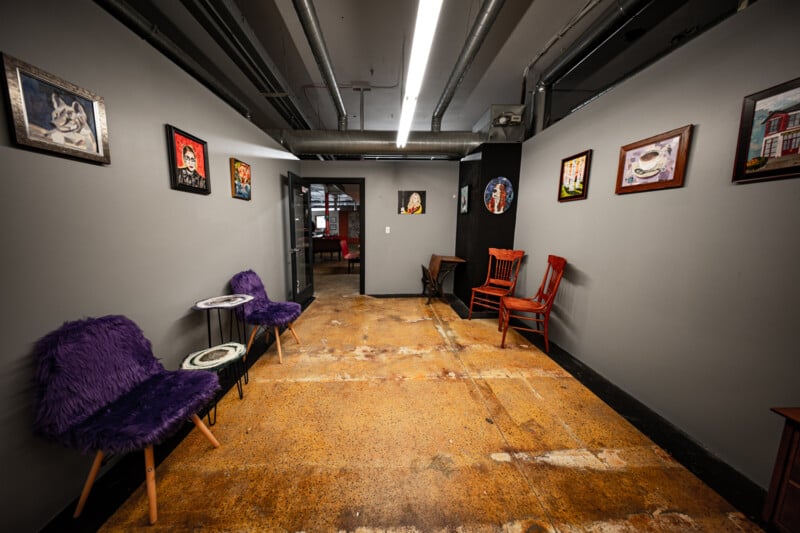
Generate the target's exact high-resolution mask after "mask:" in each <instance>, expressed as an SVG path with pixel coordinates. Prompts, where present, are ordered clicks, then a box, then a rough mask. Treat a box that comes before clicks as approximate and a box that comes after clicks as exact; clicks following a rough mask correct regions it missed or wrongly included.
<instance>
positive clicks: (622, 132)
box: [515, 0, 800, 487]
mask: <svg viewBox="0 0 800 533" xmlns="http://www.w3.org/2000/svg"><path fill="white" fill-rule="evenodd" d="M798 19H800V3H798V2H796V1H792V0H761V1H759V2H758V3H756V4H755V5H753V6H752V7H750V8H748V9H747V10H745V11H744V12H741V13H739V14H737V15H735V16H734V17H732V18H731V19H729V20H728V21H726V22H724V23H722V24H721V25H719V26H717V27H715V28H713V29H712V30H711V31H709V32H707V33H706V34H704V35H702V36H700V37H699V38H697V39H695V40H694V41H692V42H690V43H689V44H688V45H686V46H684V47H683V48H681V49H679V50H678V51H677V52H675V53H673V54H671V55H670V56H668V57H666V58H664V59H662V60H661V61H660V62H658V63H656V64H655V65H653V66H651V67H650V68H648V69H646V70H645V71H643V72H641V73H640V74H639V75H637V76H636V77H634V78H632V79H630V80H628V81H627V82H625V83H624V84H622V85H621V86H619V87H617V88H615V89H614V90H613V91H611V92H609V93H607V94H605V95H604V96H602V97H601V98H599V99H598V100H596V101H594V102H593V103H592V104H590V105H588V106H587V107H585V108H584V109H582V110H580V111H578V112H577V113H575V114H573V115H572V116H570V117H568V118H566V119H564V120H563V121H561V122H559V123H557V124H556V125H554V126H553V127H551V128H549V129H547V130H545V131H544V132H543V133H542V134H540V135H538V136H536V137H534V138H532V139H530V140H529V141H528V142H526V143H525V145H524V147H523V156H522V171H521V183H520V191H519V202H520V210H519V212H518V215H517V217H518V218H517V230H516V240H515V245H516V246H517V247H518V248H523V249H525V250H527V251H528V253H529V255H530V257H529V259H528V262H527V266H526V269H525V272H524V279H523V282H522V286H521V289H522V291H523V292H524V293H533V292H534V291H535V290H536V287H538V284H539V282H540V278H541V275H542V273H543V271H544V266H545V262H546V258H547V254H549V253H554V254H558V255H563V256H564V257H566V258H567V259H568V261H569V264H570V266H569V270H568V272H567V274H566V276H565V280H564V282H563V284H562V286H561V289H560V292H559V295H558V297H557V300H556V306H555V310H554V315H553V318H552V334H551V339H552V340H554V341H555V342H556V343H558V344H559V345H560V346H561V347H563V348H564V349H566V350H567V351H569V352H570V353H572V354H573V355H575V356H576V357H578V358H579V359H581V360H582V361H583V362H584V363H586V364H587V365H589V366H590V367H592V368H593V369H595V370H596V371H598V372H599V373H600V374H602V375H604V376H605V377H606V378H608V379H609V380H611V381H612V382H613V383H615V384H617V385H618V386H620V387H621V388H623V389H624V390H626V391H627V392H628V393H630V394H632V395H633V396H635V397H636V398H638V399H639V400H641V401H642V402H643V403H645V404H646V405H647V406H649V407H650V408H651V409H653V410H655V411H656V412H658V413H659V414H661V415H662V416H664V417H665V418H666V419H667V420H669V421H671V422H672V423H673V424H675V425H676V426H678V427H679V428H681V429H682V430H683V431H685V432H686V433H687V434H688V435H689V436H691V437H692V438H693V439H694V440H696V441H697V442H699V443H701V444H702V445H703V446H705V447H706V448H707V449H709V450H710V451H711V452H712V453H714V454H716V455H717V456H718V457H720V458H721V459H723V460H724V461H726V462H727V463H728V464H730V465H732V466H733V467H735V468H736V469H738V470H739V471H740V472H741V473H743V474H744V475H746V476H747V477H749V478H750V479H752V480H753V481H754V482H756V483H758V484H759V485H761V486H762V487H767V486H768V484H769V479H770V475H771V468H772V463H773V461H774V459H775V455H776V452H777V449H778V442H779V439H780V432H781V427H782V419H781V418H780V417H779V416H777V415H775V414H773V413H771V412H770V411H769V408H770V407H772V406H787V405H800V386H798V376H800V357H798V354H800V350H799V349H798V344H797V338H796V332H797V327H798V323H799V321H798V318H800V313H798V305H797V302H798V301H800V283H799V282H798V280H797V275H798V272H800V265H799V264H798V263H799V260H800V224H799V223H800V207H799V206H800V179H789V180H782V181H771V182H764V183H753V184H746V185H742V184H739V185H734V184H733V183H732V182H731V174H732V168H733V159H734V151H735V149H736V142H737V132H738V129H739V118H740V114H741V108H742V99H743V97H744V96H746V95H749V94H752V93H755V92H758V91H761V90H763V89H766V88H768V87H771V86H773V85H777V84H779V83H782V82H784V81H788V80H790V79H793V78H795V77H797V76H798V75H800V62H799V61H798V55H797V50H798V46H799V45H800V33H798V31H797V27H796V21H797V20H798ZM686 124H694V125H695V129H694V138H693V140H692V144H691V149H690V153H689V163H688V167H687V172H686V181H685V185H684V187H683V188H680V189H671V190H658V191H650V192H644V193H635V194H626V195H615V194H614V187H615V183H616V176H617V165H618V157H619V149H620V146H623V145H626V144H629V143H631V142H635V141H637V140H641V139H644V138H647V137H650V136H652V135H656V134H658V133H662V132H665V131H669V130H671V129H674V128H678V127H681V126H684V125H686ZM589 148H591V149H593V150H594V153H593V161H592V166H591V174H590V179H589V189H588V198H587V199H586V200H583V201H576V202H568V203H558V202H557V201H556V200H555V198H556V192H557V188H558V173H559V169H560V164H561V159H562V158H564V157H567V156H570V155H572V154H575V153H578V152H581V151H583V150H586V149H589ZM523 206H528V207H530V208H524V207H523Z"/></svg>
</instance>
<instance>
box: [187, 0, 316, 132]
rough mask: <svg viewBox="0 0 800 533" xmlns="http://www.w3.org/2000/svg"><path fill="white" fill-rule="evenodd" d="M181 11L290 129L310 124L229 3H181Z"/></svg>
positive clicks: (206, 0)
mask: <svg viewBox="0 0 800 533" xmlns="http://www.w3.org/2000/svg"><path fill="white" fill-rule="evenodd" d="M181 3H182V4H183V5H184V7H185V8H186V9H187V10H188V11H189V12H190V13H191V14H192V16H193V17H194V18H195V19H196V20H197V21H198V22H199V23H200V25H201V26H202V27H203V28H204V29H205V30H206V31H207V32H208V34H209V35H211V37H212V38H213V39H214V40H215V41H216V42H217V44H219V45H220V47H222V49H223V50H224V51H225V52H226V53H227V54H228V55H229V56H230V57H231V58H232V59H233V61H234V62H235V63H236V65H237V66H238V67H239V68H240V69H241V70H242V72H243V73H244V74H245V75H246V76H247V77H248V79H250V81H251V82H252V83H253V85H255V86H256V88H257V89H258V90H259V91H260V92H261V93H262V95H264V96H267V95H269V98H270V104H272V106H273V107H274V108H275V111H277V112H278V113H279V114H280V115H281V116H282V117H283V119H284V120H286V122H287V123H288V125H289V127H291V128H300V129H310V128H311V122H310V121H309V120H308V118H307V117H306V115H305V113H304V112H303V111H302V109H301V105H300V102H299V101H298V100H297V98H296V97H295V96H294V95H293V94H292V91H291V89H290V88H289V84H288V83H287V82H286V80H285V79H284V78H283V76H282V75H281V73H280V72H279V71H278V68H277V67H276V65H275V63H274V62H273V61H272V59H271V58H270V56H269V54H268V53H267V51H266V50H265V49H264V47H263V45H262V44H261V43H260V41H259V40H258V38H257V37H256V35H255V33H254V32H253V29H252V28H251V27H250V26H249V25H248V24H247V22H246V21H245V19H244V16H243V15H242V13H241V11H239V8H238V7H237V6H236V4H235V3H234V2H233V0H181Z"/></svg>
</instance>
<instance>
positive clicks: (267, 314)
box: [231, 270, 302, 363]
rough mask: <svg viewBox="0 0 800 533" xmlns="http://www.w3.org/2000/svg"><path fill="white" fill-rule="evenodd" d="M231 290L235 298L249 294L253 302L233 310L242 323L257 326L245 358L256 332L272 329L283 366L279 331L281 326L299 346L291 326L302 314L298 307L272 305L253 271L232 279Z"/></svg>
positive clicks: (278, 303)
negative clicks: (236, 295) (292, 336)
mask: <svg viewBox="0 0 800 533" xmlns="http://www.w3.org/2000/svg"><path fill="white" fill-rule="evenodd" d="M231 289H232V290H233V292H234V293H236V294H249V295H250V296H252V297H253V299H252V300H250V301H249V302H247V303H245V304H244V305H242V306H241V307H238V308H237V309H236V312H237V313H239V319H240V320H242V319H243V320H244V321H245V322H246V323H248V324H251V325H253V326H256V327H255V329H253V332H252V333H251V334H250V340H249V341H248V342H247V351H246V352H245V355H244V356H245V358H246V357H247V354H248V353H250V346H252V345H253V340H254V339H255V338H256V333H257V332H258V330H259V328H261V327H263V328H274V331H275V343H276V344H277V345H278V362H280V363H283V352H282V351H281V334H280V329H279V328H280V327H282V326H286V327H287V328H289V331H291V332H292V335H294V339H295V340H296V341H297V344H300V338H299V337H298V336H297V333H296V332H295V331H294V327H293V326H292V323H293V322H294V321H295V320H297V317H299V316H300V313H301V312H302V308H301V307H300V304H298V303H295V302H273V301H271V300H270V299H269V297H268V296H267V291H266V290H265V289H264V284H263V283H262V282H261V278H259V277H258V274H256V273H255V272H253V271H252V270H245V271H243V272H239V273H238V274H236V275H235V276H233V278H231Z"/></svg>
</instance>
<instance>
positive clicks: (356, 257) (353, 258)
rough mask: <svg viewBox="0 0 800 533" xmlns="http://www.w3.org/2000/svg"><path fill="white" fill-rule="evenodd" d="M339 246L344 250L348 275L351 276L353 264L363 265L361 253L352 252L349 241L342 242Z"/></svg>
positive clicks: (343, 255) (343, 240) (343, 254)
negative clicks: (348, 244)
mask: <svg viewBox="0 0 800 533" xmlns="http://www.w3.org/2000/svg"><path fill="white" fill-rule="evenodd" d="M339 246H341V248H342V257H343V258H344V259H347V273H348V274H349V273H350V268H351V267H352V266H353V263H361V253H360V252H351V251H350V248H349V247H348V246H347V239H342V240H340V241H339Z"/></svg>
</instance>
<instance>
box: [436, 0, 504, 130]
mask: <svg viewBox="0 0 800 533" xmlns="http://www.w3.org/2000/svg"><path fill="white" fill-rule="evenodd" d="M504 2H505V0H484V2H483V5H481V9H480V11H479V12H478V16H477V18H476V19H475V24H473V25H472V29H471V30H470V32H469V34H468V35H467V40H466V42H465V43H464V47H463V48H462V49H461V53H460V54H459V56H458V60H457V61H456V64H455V66H454V67H453V72H451V73H450V79H448V80H447V85H445V88H444V92H443V93H442V96H441V97H440V98H439V103H437V104H436V108H435V109H434V110H433V117H432V118H431V131H441V129H442V117H443V116H444V112H445V111H446V110H447V108H448V107H449V106H450V102H451V101H452V100H453V95H454V94H455V92H456V89H457V88H458V86H459V85H460V84H461V80H463V79H464V75H465V74H466V73H467V71H468V70H469V67H470V65H472V60H473V59H475V54H477V53H478V50H480V48H481V45H482V44H483V41H484V39H485V38H486V35H487V34H488V33H489V30H490V29H491V27H492V24H494V21H495V19H496V18H497V14H498V13H500V8H502V7H503V3H504Z"/></svg>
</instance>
